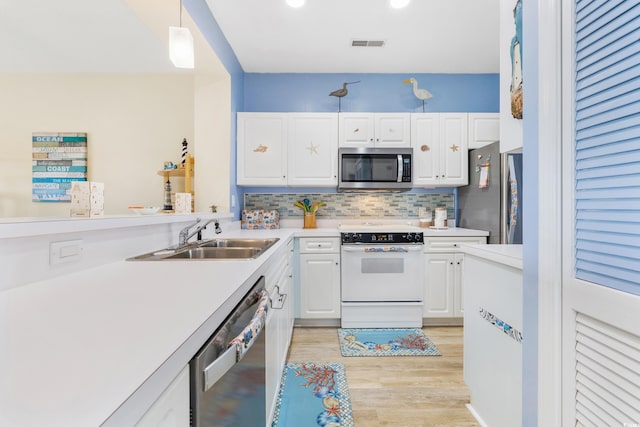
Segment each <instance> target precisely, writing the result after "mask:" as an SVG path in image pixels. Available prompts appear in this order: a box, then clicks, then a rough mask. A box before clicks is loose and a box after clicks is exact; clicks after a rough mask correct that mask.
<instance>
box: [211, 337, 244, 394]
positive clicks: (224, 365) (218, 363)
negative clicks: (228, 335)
mask: <svg viewBox="0 0 640 427" xmlns="http://www.w3.org/2000/svg"><path fill="white" fill-rule="evenodd" d="M236 363H238V350H237V348H236V345H235V344H234V345H232V346H231V347H229V348H227V349H226V350H225V352H224V353H222V354H221V355H220V356H218V358H217V359H216V360H214V361H213V362H211V364H210V365H209V366H207V367H206V368H204V370H203V374H204V390H203V391H204V392H206V391H207V390H209V389H210V388H211V387H213V386H214V384H215V383H217V382H218V381H219V380H220V378H222V376H223V375H224V374H226V373H227V372H228V371H229V370H230V369H231V368H233V366H234V365H235V364H236Z"/></svg>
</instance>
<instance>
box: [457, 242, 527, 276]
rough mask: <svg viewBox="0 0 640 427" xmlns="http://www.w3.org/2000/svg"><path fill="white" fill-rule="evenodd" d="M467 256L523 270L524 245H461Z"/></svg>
mask: <svg viewBox="0 0 640 427" xmlns="http://www.w3.org/2000/svg"><path fill="white" fill-rule="evenodd" d="M460 250H461V251H462V252H464V253H465V254H469V255H473V256H477V257H479V258H483V259H487V260H489V261H494V262H497V263H500V264H505V265H508V266H510V267H514V268H518V269H520V270H522V245H471V244H466V245H461V246H460Z"/></svg>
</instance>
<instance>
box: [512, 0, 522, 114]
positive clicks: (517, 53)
mask: <svg viewBox="0 0 640 427" xmlns="http://www.w3.org/2000/svg"><path fill="white" fill-rule="evenodd" d="M513 21H514V25H515V34H514V35H513V38H512V39H511V46H510V49H509V50H510V53H511V86H510V88H509V92H510V93H511V115H512V116H513V117H514V118H515V119H522V0H518V2H517V3H516V6H515V7H514V8H513Z"/></svg>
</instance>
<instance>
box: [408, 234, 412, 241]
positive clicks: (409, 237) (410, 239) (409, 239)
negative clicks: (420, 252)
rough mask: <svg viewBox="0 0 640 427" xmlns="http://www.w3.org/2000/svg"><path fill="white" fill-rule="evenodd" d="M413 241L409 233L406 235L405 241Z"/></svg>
mask: <svg viewBox="0 0 640 427" xmlns="http://www.w3.org/2000/svg"><path fill="white" fill-rule="evenodd" d="M412 240H413V235H412V234H411V233H407V241H409V242H410V241H412Z"/></svg>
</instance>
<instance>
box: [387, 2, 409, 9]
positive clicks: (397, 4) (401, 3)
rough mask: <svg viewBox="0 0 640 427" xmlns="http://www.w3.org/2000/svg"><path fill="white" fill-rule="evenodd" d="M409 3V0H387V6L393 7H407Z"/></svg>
mask: <svg viewBox="0 0 640 427" xmlns="http://www.w3.org/2000/svg"><path fill="white" fill-rule="evenodd" d="M409 3H411V0H389V6H391V7H392V8H394V9H402V8H403V7H407V5H409Z"/></svg>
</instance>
